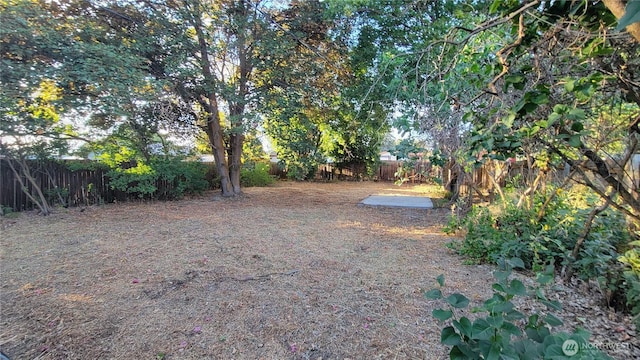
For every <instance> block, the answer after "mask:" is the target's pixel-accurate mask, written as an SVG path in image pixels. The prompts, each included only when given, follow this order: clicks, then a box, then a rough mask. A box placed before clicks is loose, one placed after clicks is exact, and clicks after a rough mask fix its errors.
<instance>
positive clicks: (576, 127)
mask: <svg viewBox="0 0 640 360" xmlns="http://www.w3.org/2000/svg"><path fill="white" fill-rule="evenodd" d="M571 130H573V131H575V132H580V131H582V130H584V125H582V123H581V122H578V121H576V122H574V123H573V124H571Z"/></svg>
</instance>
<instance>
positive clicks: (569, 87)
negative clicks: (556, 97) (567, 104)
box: [564, 79, 576, 92]
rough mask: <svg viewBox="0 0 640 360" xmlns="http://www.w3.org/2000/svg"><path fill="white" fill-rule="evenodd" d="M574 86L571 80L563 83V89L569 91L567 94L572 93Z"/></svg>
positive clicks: (573, 81)
mask: <svg viewBox="0 0 640 360" xmlns="http://www.w3.org/2000/svg"><path fill="white" fill-rule="evenodd" d="M575 84H576V81H575V80H573V79H570V80H567V82H566V83H564V89H565V90H567V91H569V92H572V91H573V88H574V86H575Z"/></svg>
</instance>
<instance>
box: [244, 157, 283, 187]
mask: <svg viewBox="0 0 640 360" xmlns="http://www.w3.org/2000/svg"><path fill="white" fill-rule="evenodd" d="M270 168H271V166H270V164H266V163H260V162H258V163H253V164H247V165H245V167H243V168H242V170H240V185H241V186H245V187H253V186H267V185H270V184H273V182H274V181H275V179H274V178H273V176H271V175H270V174H269V170H270Z"/></svg>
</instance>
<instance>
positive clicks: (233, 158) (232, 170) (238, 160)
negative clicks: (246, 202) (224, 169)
mask: <svg viewBox="0 0 640 360" xmlns="http://www.w3.org/2000/svg"><path fill="white" fill-rule="evenodd" d="M243 142H244V135H243V134H242V133H232V134H231V135H230V137H229V154H228V158H229V179H230V180H231V189H232V191H233V193H234V194H235V195H238V194H240V193H241V190H240V170H241V169H242V143H243Z"/></svg>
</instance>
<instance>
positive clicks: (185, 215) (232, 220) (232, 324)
mask: <svg viewBox="0 0 640 360" xmlns="http://www.w3.org/2000/svg"><path fill="white" fill-rule="evenodd" d="M424 190H425V189H424V188H422V187H415V188H410V187H402V188H398V187H395V186H394V185H392V184H381V183H339V184H308V183H286V182H285V183H279V184H277V185H276V186H273V187H268V188H251V189H246V195H245V196H244V197H242V198H239V199H222V198H220V197H218V196H216V195H215V194H208V195H206V196H203V197H200V198H196V199H190V200H183V201H177V202H166V203H162V202H156V203H144V204H143V203H139V204H118V205H107V206H100V207H90V208H87V209H84V210H83V211H81V210H80V209H69V210H59V211H57V212H56V213H55V214H54V215H52V216H49V217H39V216H36V215H33V214H23V215H21V216H19V217H17V218H11V219H8V218H2V220H1V224H0V225H1V226H2V236H1V237H0V245H1V248H0V249H1V252H0V264H1V266H2V269H1V276H0V277H1V282H0V291H1V292H0V304H1V315H2V316H1V319H0V347H1V348H2V350H3V351H4V352H6V353H8V355H10V356H12V358H14V359H205V358H210V359H444V358H448V356H447V355H446V351H447V349H446V348H445V347H443V346H441V345H440V344H439V339H440V328H439V326H438V324H436V323H435V322H434V320H433V318H432V317H431V311H432V309H433V307H434V306H435V304H433V303H431V302H430V301H428V300H427V299H425V297H424V296H423V291H424V290H425V289H428V288H431V287H432V286H433V285H434V283H435V280H434V279H435V277H436V276H437V275H439V274H442V273H444V274H446V279H447V283H448V285H449V287H450V290H459V291H463V292H464V293H465V294H466V295H467V296H469V297H471V298H472V299H473V300H476V301H477V300H479V299H481V298H484V297H485V296H486V295H487V293H486V291H488V289H489V284H490V281H491V274H490V272H491V268H490V267H487V266H464V265H460V263H461V260H460V259H459V258H457V257H456V256H454V255H452V254H450V253H449V252H448V251H447V250H446V248H445V247H444V244H445V243H446V242H447V241H448V240H449V239H448V238H447V237H445V236H443V235H442V234H441V232H440V227H441V224H443V223H444V222H445V221H446V218H447V217H448V211H447V210H438V209H432V210H419V209H393V208H375V207H361V206H357V204H358V202H359V201H360V200H362V199H363V198H365V197H366V196H368V195H370V194H378V193H385V194H405V195H406V194H411V193H414V194H418V195H426V194H424V193H423V192H424ZM483 291H484V293H483ZM581 316H585V315H584V314H581ZM612 331H613V330H612Z"/></svg>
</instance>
